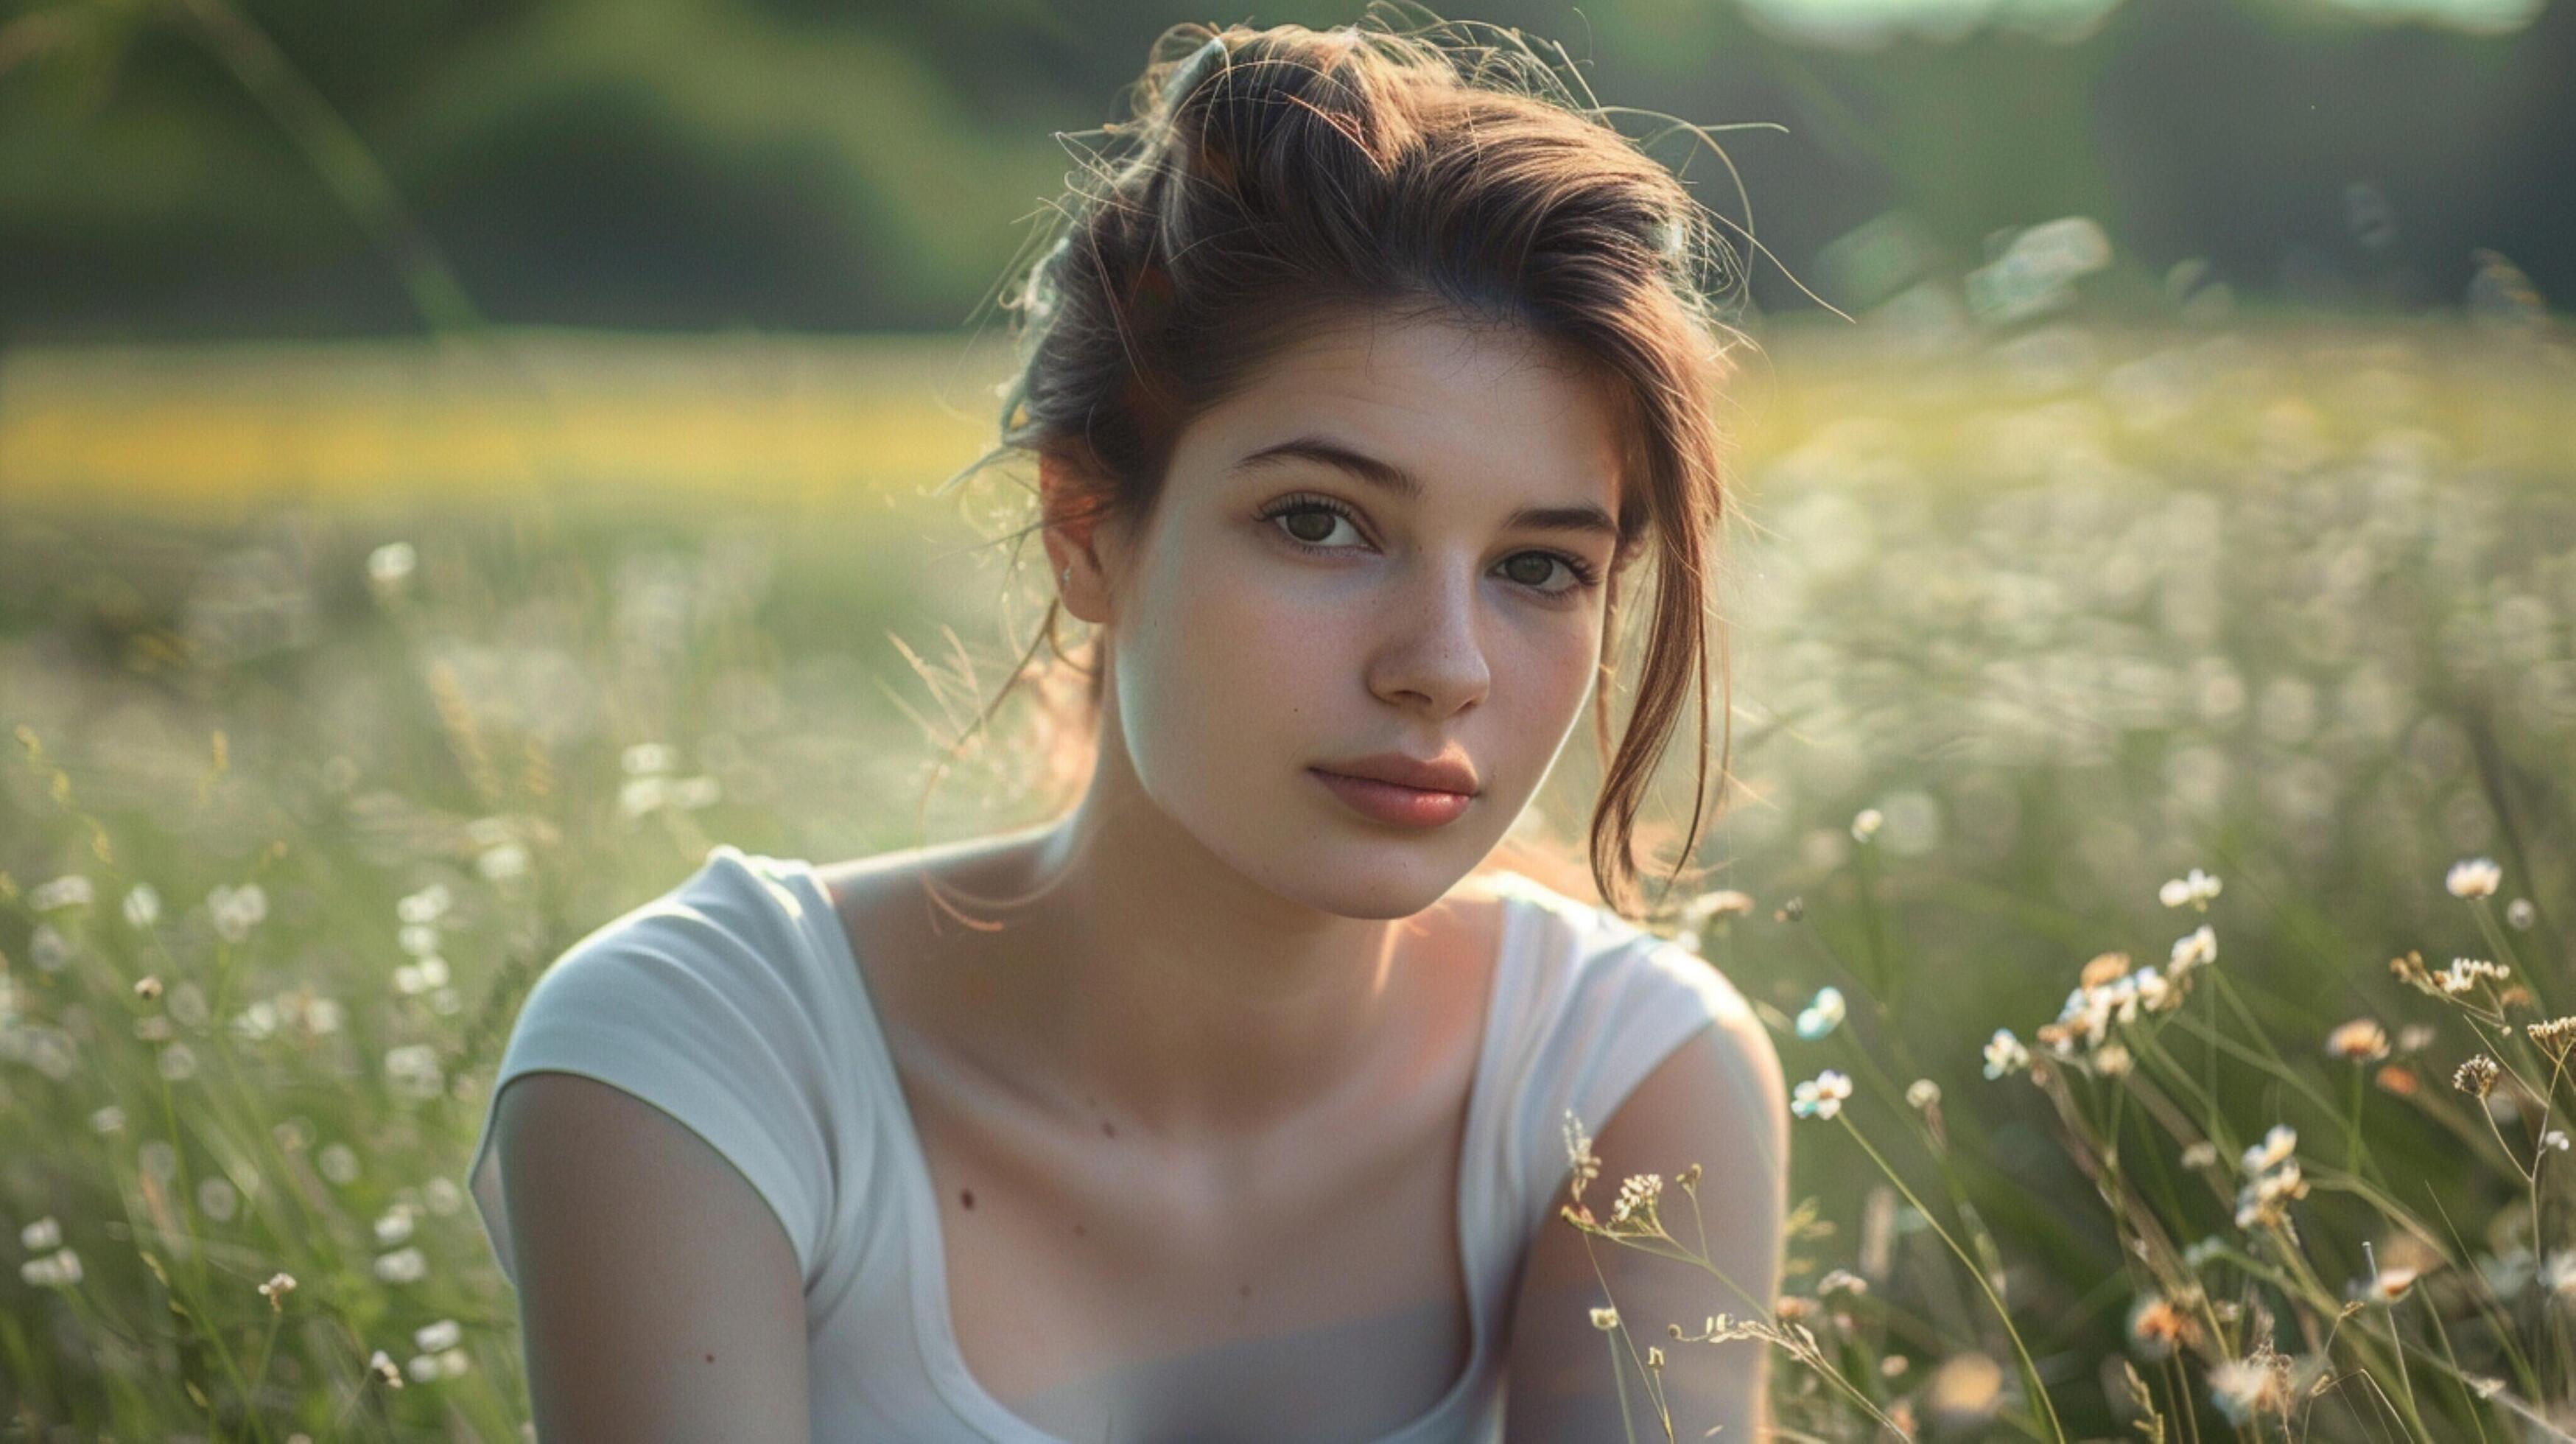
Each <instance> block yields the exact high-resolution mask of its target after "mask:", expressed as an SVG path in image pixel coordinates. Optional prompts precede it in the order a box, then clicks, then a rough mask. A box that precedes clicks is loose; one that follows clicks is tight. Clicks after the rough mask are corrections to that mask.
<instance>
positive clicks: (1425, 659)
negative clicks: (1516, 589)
mask: <svg viewBox="0 0 2576 1444" xmlns="http://www.w3.org/2000/svg"><path fill="white" fill-rule="evenodd" d="M1473 565H1474V564H1473V563H1472V562H1457V561H1450V560H1443V559H1437V558H1434V557H1431V556H1429V555H1417V556H1416V557H1415V558H1414V559H1413V561H1412V562H1411V563H1410V564H1409V565H1408V566H1407V567H1406V568H1405V575H1404V578H1403V580H1402V581H1401V582H1400V583H1399V584H1398V585H1397V587H1396V588H1395V591H1394V593H1393V595H1391V596H1390V597H1389V598H1388V600H1387V629H1386V631H1385V632H1384V633H1383V634H1382V641H1381V644H1380V646H1379V648H1378V652H1377V655H1376V656H1375V657H1374V658H1372V660H1371V677H1370V687H1371V690H1373V691H1375V692H1376V693H1377V694H1378V695H1379V696H1381V697H1384V698H1386V699H1387V700H1388V701H1390V702H1398V703H1402V704H1405V705H1410V706H1413V707H1417V708H1423V709H1426V710H1428V711H1429V712H1430V714H1431V715H1432V716H1434V717H1447V716H1450V715H1451V714H1453V713H1455V712H1457V711H1458V710H1459V709H1461V708H1463V707H1467V706H1470V705H1472V704H1474V703H1475V702H1477V701H1480V700H1482V699H1483V697H1484V695H1485V691H1486V689H1487V687H1488V686H1490V685H1491V683H1492V681H1493V674H1492V672H1491V671H1490V670H1489V669H1488V668H1487V666H1486V665H1485V647H1484V641H1483V639H1482V638H1481V637H1480V636H1479V635H1478V630H1477V629H1478V626H1479V622H1480V618H1479V617H1478V615H1477V605H1478V601H1479V598H1478V595H1477V586H1476V580H1477V579H1476V576H1475V573H1474V571H1473V570H1472V568H1473Z"/></svg>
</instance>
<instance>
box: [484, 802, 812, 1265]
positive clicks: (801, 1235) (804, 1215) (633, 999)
mask: <svg viewBox="0 0 2576 1444" xmlns="http://www.w3.org/2000/svg"><path fill="white" fill-rule="evenodd" d="M719 853H720V854H731V855H730V856H719V857H718V858H716V859H715V860H713V861H710V862H709V863H708V865H707V867H706V868H705V869H702V870H701V871H700V872H699V873H698V874H697V875H696V876H695V877H693V878H692V879H691V880H690V881H689V882H688V883H687V884H685V885H684V886H683V887H681V888H679V889H677V890H675V891H674V892H673V893H672V894H669V895H666V896H665V897H664V898H662V899H658V900H656V902H654V903H653V904H650V905H648V906H646V907H643V908H639V909H637V910H636V911H634V912H632V913H629V914H627V915H625V916H624V917H621V918H619V919H617V920H615V921H614V922H612V923H610V924H608V925H606V926H604V927H602V928H600V929H599V930H598V931H596V932H594V933H592V934H591V935H590V936H588V937H586V938H584V939H582V940H581V941H580V942H578V943H576V944H574V945H573V946H572V948H571V949H569V950H568V951H567V952H566V953H565V954H564V955H563V956H562V957H561V958H559V959H557V960H556V962H555V963H554V964H553V965H552V966H550V967H549V968H547V969H546V970H545V971H544V972H543V973H542V974H540V975H539V977H538V979H537V982H536V984H535V985H534V986H533V987H532V988H531V989H530V990H529V992H528V996H527V1000H526V1001H525V1002H524V1003H523V1004H522V1005H521V1007H520V1010H519V1015H518V1019H517V1021H516V1022H515V1023H514V1024H513V1026H512V1029H511V1034H510V1039H509V1042H508V1044H507V1046H506V1047H505V1048H504V1049H503V1052H502V1057H501V1063H500V1066H499V1068H498V1069H497V1070H496V1071H495V1073H494V1076H493V1079H492V1086H491V1088H490V1090H489V1091H488V1092H487V1093H486V1094H485V1095H484V1096H485V1106H484V1114H483V1123H482V1129H481V1133H480V1137H479V1138H478V1140H477V1141H476V1144H475V1148H474V1161H473V1164H472V1166H471V1167H470V1168H469V1170H468V1174H467V1178H468V1184H469V1189H470V1192H471V1193H472V1196H473V1198H474V1203H475V1207H476V1209H477V1211H478V1212H479V1213H480V1214H481V1216H482V1220H483V1227H484V1232H485V1234H486V1235H487V1236H488V1237H489V1238H490V1240H491V1244H492V1251H493V1254H494V1256H495V1257H496V1258H497V1259H498V1260H499V1262H500V1265H501V1270H502V1272H503V1273H504V1274H505V1275H506V1276H508V1277H509V1279H510V1280H511V1282H512V1283H513V1284H516V1283H517V1282H518V1260H517V1258H516V1255H515V1253H514V1250H513V1247H512V1242H511V1238H510V1232H509V1214H508V1210H507V1208H506V1207H505V1206H504V1200H503V1194H502V1186H501V1185H502V1179H501V1156H500V1154H499V1152H498V1151H497V1150H496V1149H495V1148H494V1147H493V1136H492V1135H493V1126H492V1125H493V1121H494V1119H495V1117H496V1116H497V1113H498V1109H499V1103H500V1097H501V1091H502V1089H503V1088H504V1087H505V1086H506V1085H507V1084H508V1083H509V1082H510V1081H511V1080H512V1079H514V1078H517V1077H519V1076H520V1075H522V1074H526V1073H532V1072H540V1071H552V1072H564V1073H577V1074H580V1075H582V1076H583V1077H587V1078H593V1079H597V1080H598V1081H600V1082H602V1083H606V1084H608V1085H610V1086H611V1087H614V1088H617V1089H619V1090H621V1091H623V1092H626V1093H629V1094H632V1095H634V1096H635V1097H637V1098H640V1099H642V1100H643V1101H645V1102H646V1103H649V1104H651V1105H653V1106H654V1107H655V1108H658V1109H660V1110H661V1111H662V1112H664V1113H666V1114H668V1115H670V1116H671V1117H672V1118H674V1119H677V1120H678V1121H679V1122H680V1123H681V1124H683V1125H684V1126H686V1127H687V1128H688V1129H689V1130H690V1131H691V1132H693V1133H696V1134H697V1135H698V1136H699V1137H700V1138H703V1139H705V1140H706V1141H707V1142H708V1143H709V1144H710V1145H712V1146H713V1147H714V1148H715V1150H716V1152H717V1153H719V1154H721V1155H722V1156H723V1157H724V1158H725V1160H726V1161H727V1162H729V1163H731V1164H732V1165H733V1167H734V1168H735V1169H736V1170H737V1171H739V1172H740V1173H741V1174H742V1176H743V1177H744V1178H746V1179H748V1180H749V1181H750V1183H751V1185H752V1187H753V1188H754V1189H755V1190H757V1191H758V1192H759V1194H760V1196H761V1198H762V1199H763V1200H765V1201H766V1202H767V1203H768V1205H769V1207H770V1210H771V1211H772V1212H774V1213H775V1214H776V1215H777V1216H778V1221H779V1223H780V1224H781V1226H783V1227H784V1228H785V1230H786V1233H787V1237H788V1239H789V1241H790V1242H791V1243H792V1244H793V1245H794V1247H795V1251H796V1263H797V1267H798V1270H799V1272H800V1274H801V1275H802V1277H803V1278H804V1280H805V1282H806V1284H807V1286H808V1287H809V1288H810V1287H811V1286H812V1285H813V1282H814V1280H815V1279H816V1277H817V1276H818V1269H819V1266H820V1263H821V1255H822V1253H823V1241H824V1239H825V1237H826V1235H827V1232H828V1229H829V1224H830V1221H831V1219H832V1217H833V1208H834V1199H835V1194H836V1188H835V1175H834V1167H833V1165H834V1160H835V1158H836V1157H837V1155H838V1153H839V1152H840V1150H839V1149H837V1148H836V1147H835V1135H834V1131H833V1123H834V1119H833V1116H832V1113H833V1110H832V1099H833V1096H834V1092H833V1087H832V1082H831V1080H832V1074H831V1073H830V1071H829V1070H828V1069H827V1068H826V1067H825V1059H826V1056H827V1050H826V1049H825V1048H824V1047H823V1045H822V1043H821V1034H820V1032H819V1018H818V1015H817V1013H816V1011H815V1010H816V1009H817V1008H818V1007H820V1006H824V1005H826V1004H827V1003H828V999H827V998H826V997H823V996H819V995H818V991H817V989H816V987H815V986H814V983H815V979H814V976H813V975H814V972H815V970H814V968H813V966H812V964H811V962H810V960H809V958H808V954H809V952H810V940H809V939H808V938H807V937H806V936H805V934H804V930H803V929H802V928H801V927H800V926H796V925H795V924H796V922H797V920H796V919H781V918H780V917H779V916H778V915H777V913H776V908H775V904H774V903H772V902H771V901H769V900H768V899H767V898H765V897H764V896H762V886H763V882H764V880H762V879H759V878H757V877H756V876H755V875H753V874H751V873H750V871H749V870H748V868H747V867H746V865H745V863H744V862H743V860H742V856H741V854H739V853H734V852H733V851H732V849H730V848H723V849H719ZM782 923H783V924H785V925H782Z"/></svg>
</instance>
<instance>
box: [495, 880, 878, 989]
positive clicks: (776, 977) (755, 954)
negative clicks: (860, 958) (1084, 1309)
mask: <svg viewBox="0 0 2576 1444" xmlns="http://www.w3.org/2000/svg"><path fill="white" fill-rule="evenodd" d="M832 925H833V923H832V918H831V916H830V912H829V899H828V897H826V896H825V895H823V894H822V893H821V892H820V891H819V890H818V889H817V888H816V887H814V886H813V885H812V884H811V873H810V870H809V869H808V867H807V865H806V864H805V863H804V862H803V861H802V860H800V859H796V858H782V857H772V856H769V855H767V854H764V853H757V852H746V851H744V850H743V849H742V848H740V847H737V846H735V845H734V844H732V843H720V844H717V845H716V846H714V847H712V848H710V849H709V850H708V852H707V855H706V857H705V859H704V860H703V861H702V862H700V863H699V865H698V866H697V867H696V868H694V869H692V870H691V871H690V872H689V873H688V874H687V875H686V876H684V877H682V878H681V879H680V880H679V881H677V882H675V883H672V884H670V885H668V886H666V887H665V888H663V890H661V891H660V892H658V893H654V894H652V895H651V896H649V897H647V898H645V899H644V900H643V901H641V902H638V903H636V904H634V905H633V906H631V907H629V908H627V909H626V910H625V911H624V912H621V913H618V914H617V915H616V916H614V917H611V918H609V919H608V920H607V921H605V922H603V923H600V924H598V925H597V926H596V927H593V928H592V929H591V930H590V931H589V932H587V933H584V934H583V935H582V936H580V937H579V938H578V939H576V940H575V941H574V942H572V943H571V944H570V945H569V946H567V947H565V948H564V949H563V950H562V951H561V952H560V953H559V954H558V955H557V956H556V957H555V958H554V959H553V961H551V962H550V963H549V964H548V965H547V966H546V968H545V970H544V971H543V972H542V973H540V974H539V975H538V977H537V980H536V982H535V984H534V985H533V986H532V987H531V989H530V991H529V994H528V998H527V1001H526V1004H525V1005H524V1008H525V1009H527V1010H535V1009H537V1008H539V1007H541V1006H562V1005H563V1004H564V1002H565V1001H566V1000H571V999H578V1004H579V1006H581V1007H583V1008H585V1009H587V1008H592V1007H597V1006H600V1005H603V1004H605V1003H609V1002H613V1001H618V1000H621V999H623V1000H632V1001H636V1002H643V1001H649V1000H651V999H654V998H662V999H666V1000H667V999H674V998H685V997H690V996H697V995H699V991H700V989H711V990H714V991H715V992H718V993H721V994H723V995H724V996H725V997H727V998H728V999H729V1000H731V1001H732V1002H733V1004H734V1005H735V1006H738V1007H743V1008H746V1009H756V1008H759V1007H761V1006H762V1000H764V999H775V1000H777V1002H778V1003H780V1004H782V1005H785V1006H787V1007H790V1008H797V1009H804V1008H816V1007H822V1006H827V1005H828V1004H829V1003H830V1002H831V1001H832V999H831V996H830V995H831V993H832V991H833V989H832V982H833V973H834V969H833V967H832V966H831V958H830V950H831V945H832V942H833V934H832V932H831V931H829V929H830V928H831V927H832ZM683 981H685V982H686V983H689V984H694V985H696V986H695V987H681V986H677V985H678V984H680V983H682V982H683Z"/></svg>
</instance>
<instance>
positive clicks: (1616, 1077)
mask: <svg viewBox="0 0 2576 1444" xmlns="http://www.w3.org/2000/svg"><path fill="white" fill-rule="evenodd" d="M1548 912H1549V914H1550V915H1551V926H1550V928H1549V929H1548V931H1547V932H1546V934H1545V935H1544V937H1543V938H1542V940H1541V947H1540V950H1539V957H1538V961H1539V962H1540V963H1541V966H1540V967H1538V968H1537V969H1535V970H1534V976H1533V979H1532V986H1531V989H1530V994H1529V996H1528V997H1527V998H1526V999H1524V1000H1522V1002H1523V1006H1524V1007H1525V1008H1526V1010H1527V1016H1526V1019H1525V1021H1524V1022H1523V1023H1522V1025H1521V1032H1522V1034H1523V1037H1522V1039H1521V1041H1520V1043H1519V1044H1518V1045H1517V1047H1516V1050H1515V1051H1516V1053H1517V1055H1518V1056H1517V1057H1516V1059H1515V1061H1514V1063H1513V1071H1514V1080H1513V1084H1512V1097H1511V1112H1510V1123H1509V1131H1508V1134H1507V1137H1506V1140H1505V1141H1506V1145H1507V1148H1508V1164H1507V1173H1508V1176H1509V1179H1510V1186H1511V1188H1512V1189H1513V1190H1514V1192H1515V1193H1516V1194H1517V1196H1518V1197H1519V1198H1520V1200H1521V1203H1522V1213H1523V1219H1522V1224H1523V1228H1524V1230H1535V1229H1537V1228H1538V1227H1540V1226H1542V1225H1543V1223H1544V1222H1545V1220H1546V1219H1547V1218H1548V1217H1550V1216H1552V1215H1553V1211H1554V1204H1555V1203H1556V1202H1561V1201H1562V1199H1561V1198H1551V1195H1555V1194H1557V1193H1558V1192H1559V1191H1560V1190H1561V1189H1562V1187H1563V1185H1564V1183H1565V1178H1566V1172H1567V1170H1568V1169H1569V1168H1570V1167H1571V1164H1572V1160H1571V1158H1570V1157H1569V1155H1568V1151H1567V1148H1566V1139H1565V1127H1566V1115H1567V1114H1569V1113H1571V1114H1572V1115H1573V1116H1574V1120H1575V1123H1576V1126H1578V1127H1580V1128H1581V1129H1582V1130H1583V1132H1584V1133H1585V1134H1586V1135H1588V1136H1591V1137H1595V1138H1597V1137H1599V1136H1600V1134H1601V1131H1602V1128H1603V1126H1604V1125H1606V1124H1607V1123H1608V1122H1609V1121H1610V1119H1611V1118H1612V1117H1613V1116H1614V1115H1616V1114H1617V1113H1618V1111H1619V1106H1620V1105H1621V1104H1623V1103H1625V1102H1626V1101H1627V1100H1628V1096H1629V1095H1630V1094H1631V1093H1634V1092H1635V1091H1636V1089H1637V1085H1639V1084H1640V1083H1643V1082H1644V1081H1645V1080H1646V1078H1647V1076H1648V1075H1649V1074H1651V1073H1653V1072H1654V1071H1655V1069H1656V1068H1657V1067H1658V1066H1659V1065H1661V1064H1662V1063H1663V1061H1664V1060H1665V1059H1667V1058H1669V1057H1671V1056H1672V1054H1673V1052H1674V1050H1676V1049H1678V1048H1679V1047H1680V1046H1681V1045H1682V1044H1683V1043H1684V1042H1686V1041H1688V1040H1689V1039H1691V1038H1694V1037H1696V1036H1698V1035H1699V1034H1701V1033H1703V1032H1705V1031H1707V1030H1708V1029H1709V1028H1711V1027H1713V1026H1716V1025H1720V1024H1728V1025H1735V1024H1743V1023H1748V1022H1750V1021H1751V1020H1752V1016H1753V1015H1752V1009H1751V1006H1750V1005H1749V1004H1748V1003H1747V1002H1746V1001H1745V998H1744V995H1743V994H1742V993H1741V992H1740V991H1738V990H1737V988H1736V987H1735V985H1734V984H1733V983H1732V982H1730V981H1728V980H1727V978H1726V976H1725V975H1724V974H1722V973H1720V972H1719V971H1718V970H1717V968H1716V967H1715V966H1714V965H1712V964H1711V963H1709V962H1708V961H1707V960H1706V959H1704V958H1702V957H1700V956H1699V955H1698V954H1697V953H1694V952H1692V951H1690V950H1689V949H1687V948H1685V947H1683V946H1681V945H1680V944H1678V943H1675V942H1672V941H1670V940H1669V939H1665V938H1662V937H1658V936H1656V935H1655V934H1652V933H1649V932H1646V931H1644V930H1642V929H1639V928H1637V927H1635V926H1633V925H1631V924H1628V923H1626V922H1625V921H1624V920H1622V919H1619V918H1618V917H1616V916H1615V915H1613V914H1609V913H1605V912H1603V911H1601V910H1599V909H1596V908H1591V907H1587V906H1582V905H1579V904H1575V903H1572V902H1567V901H1564V900H1561V899H1560V900H1556V901H1555V902H1554V903H1553V904H1552V905H1551V906H1550V908H1549V909H1548ZM1754 1026H1759V1025H1758V1023H1757V1024H1754Z"/></svg>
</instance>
